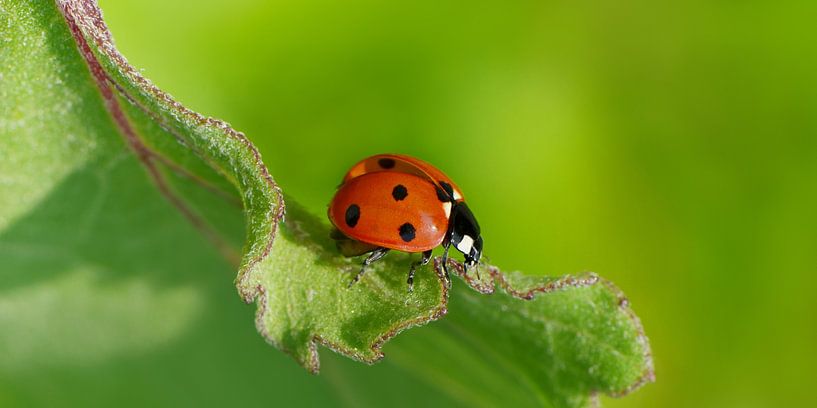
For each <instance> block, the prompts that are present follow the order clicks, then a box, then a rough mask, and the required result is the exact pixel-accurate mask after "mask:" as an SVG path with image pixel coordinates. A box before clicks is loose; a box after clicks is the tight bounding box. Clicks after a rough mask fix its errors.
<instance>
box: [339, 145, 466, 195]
mask: <svg viewBox="0 0 817 408" xmlns="http://www.w3.org/2000/svg"><path fill="white" fill-rule="evenodd" d="M377 171H394V172H398V173H409V174H414V175H417V176H420V177H423V178H425V179H427V180H428V181H430V182H432V183H434V184H436V185H440V183H445V184H448V185H449V186H451V188H452V190H453V191H452V194H453V196H454V200H455V201H465V197H464V196H463V194H462V190H460V188H459V187H457V185H456V184H454V181H452V180H451V179H450V178H449V177H448V176H446V175H445V173H443V172H442V171H440V170H439V169H438V168H436V167H434V166H432V165H431V164H429V163H427V162H424V161H422V160H420V159H418V158H416V157H411V156H406V155H404V154H376V155H374V156H370V157H367V158H365V159H363V160H361V161H359V162H357V163H356V164H355V165H354V166H352V168H351V169H349V171H348V172H346V175H345V176H344V177H343V182H344V183H345V182H347V181H349V180H351V179H353V178H355V177H358V176H361V175H364V174H368V173H374V172H377Z"/></svg>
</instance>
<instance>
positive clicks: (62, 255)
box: [0, 0, 652, 406]
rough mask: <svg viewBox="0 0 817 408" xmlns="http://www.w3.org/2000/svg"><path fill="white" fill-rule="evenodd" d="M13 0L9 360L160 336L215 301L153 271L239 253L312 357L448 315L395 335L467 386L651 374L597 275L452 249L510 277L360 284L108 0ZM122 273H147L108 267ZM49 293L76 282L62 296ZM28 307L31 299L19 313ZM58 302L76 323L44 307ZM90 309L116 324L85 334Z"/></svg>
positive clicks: (131, 344) (393, 270)
mask: <svg viewBox="0 0 817 408" xmlns="http://www.w3.org/2000/svg"><path fill="white" fill-rule="evenodd" d="M0 4H1V6H0V8H1V9H2V10H1V11H2V15H3V18H4V20H5V21H3V22H2V30H3V31H2V33H0V41H2V48H0V60H2V61H4V63H3V64H2V66H1V67H0V136H2V143H3V148H2V150H0V154H1V155H2V156H0V183H2V184H0V186H2V189H3V191H4V194H2V195H0V259H3V264H2V265H0V276H2V278H3V281H2V282H3V283H2V286H0V294H2V295H3V298H2V299H0V307H2V309H0V326H2V330H0V346H4V347H0V348H3V349H9V350H12V351H14V352H15V353H16V354H15V355H17V356H18V357H17V358H16V359H10V360H7V361H6V362H5V363H4V364H10V366H9V367H11V366H16V367H25V366H27V365H29V364H28V363H29V361H30V360H32V359H33V360H36V359H37V358H38V356H41V355H60V356H61V357H62V358H65V359H66V360H67V361H85V360H86V359H87V358H89V356H90V355H92V354H93V355H95V356H96V357H95V358H105V357H106V356H110V355H117V354H122V353H135V352H143V351H140V350H144V348H145V347H151V345H153V346H154V347H158V345H159V344H161V343H162V342H163V341H167V339H168V338H170V337H173V336H178V335H179V333H180V332H183V331H184V330H185V327H188V326H189V325H190V324H191V322H192V321H193V320H194V319H195V318H196V316H197V312H196V311H197V310H199V309H200V308H201V307H202V306H201V301H200V300H199V299H197V298H196V296H195V294H194V293H195V292H193V291H191V290H189V289H186V288H184V287H180V288H175V289H172V290H167V291H165V292H160V293H157V290H155V289H150V288H152V285H153V280H157V279H158V280H159V281H161V280H170V281H173V280H174V279H175V278H174V277H178V276H182V275H185V276H188V277H189V276H190V275H195V274H197V273H199V274H206V273H210V272H213V271H215V270H219V269H220V266H221V265H223V264H224V262H229V263H233V264H234V265H235V267H236V268H237V269H238V277H237V279H236V284H237V287H238V291H239V294H240V295H241V297H242V298H243V299H244V300H245V301H246V302H256V303H257V313H256V322H255V323H256V326H257V329H258V331H259V332H260V333H261V334H262V335H263V337H264V338H265V339H266V340H267V341H268V342H270V343H271V344H273V345H274V346H275V347H277V348H279V349H280V350H282V351H284V352H286V353H288V354H289V355H291V356H292V357H293V358H294V359H295V360H296V361H297V362H298V363H299V364H301V365H302V366H304V367H305V368H307V369H308V370H309V371H311V372H318V370H319V358H318V347H317V346H318V345H319V344H322V345H324V346H326V347H328V348H330V349H332V350H334V351H336V352H338V353H340V354H343V355H345V356H348V357H351V358H354V359H356V360H360V361H364V362H368V363H372V362H375V361H377V360H379V359H380V358H382V357H383V352H382V350H381V347H382V345H383V344H384V343H385V342H386V341H387V340H389V339H390V338H392V337H394V336H395V335H396V334H398V333H399V332H401V331H402V330H404V329H407V328H410V327H413V326H418V325H423V324H425V323H428V322H430V321H432V320H436V319H440V318H441V317H443V316H444V315H446V313H448V316H446V318H445V319H443V321H442V323H441V324H438V325H433V326H432V327H429V328H428V329H430V330H426V331H417V332H416V333H414V334H413V335H410V336H408V338H409V339H411V340H407V341H406V342H401V343H398V344H396V345H395V347H394V348H393V350H392V351H393V352H394V354H395V355H396V356H397V358H396V360H398V361H399V364H400V365H402V366H404V367H407V368H409V369H410V370H412V371H414V372H416V373H418V376H426V375H433V376H434V378H435V380H434V382H435V384H436V386H438V387H439V386H441V387H442V388H443V389H444V391H445V392H448V393H451V394H452V395H454V396H455V398H457V399H459V400H461V401H464V402H470V403H475V404H478V405H496V404H500V403H502V402H504V401H516V402H518V403H520V404H526V405H549V406H584V405H586V404H587V403H588V402H589V401H590V400H591V398H592V396H593V395H596V394H597V393H606V394H611V395H617V394H624V393H627V392H629V391H631V390H632V389H634V388H636V387H638V386H639V385H640V384H642V383H643V382H644V381H647V380H651V379H652V366H651V364H652V363H651V359H650V351H649V345H648V343H647V340H646V337H645V336H644V334H643V331H642V329H641V327H640V324H639V322H638V319H637V318H636V316H635V315H634V313H633V312H632V311H631V310H630V309H629V307H628V305H627V302H626V300H625V298H624V297H623V295H621V293H620V292H619V291H618V290H617V289H615V288H614V287H613V286H612V285H611V284H609V283H607V282H604V281H603V280H601V279H600V278H598V277H596V276H595V275H586V276H580V277H569V276H568V277H560V278H532V277H526V276H524V275H520V274H510V275H503V274H502V273H501V272H499V270H498V269H497V268H495V267H488V268H487V269H485V270H484V271H483V274H482V276H481V277H482V279H481V280H479V279H475V278H474V277H472V276H467V275H466V274H465V273H464V272H463V271H462V269H461V265H460V264H457V263H452V264H451V267H452V268H453V269H454V270H455V271H457V272H458V274H459V275H460V276H461V277H462V278H463V279H464V281H465V282H467V283H468V284H469V286H471V287H472V288H474V289H476V290H477V291H479V292H482V293H483V294H488V293H493V292H496V293H494V294H492V295H490V296H486V295H483V294H478V293H477V292H476V291H472V290H470V289H467V288H466V287H465V285H462V284H460V282H456V283H455V285H454V288H453V290H452V292H451V293H452V296H451V299H450V300H449V291H448V290H447V289H446V287H445V286H444V285H443V283H442V278H441V265H440V263H439V260H437V261H436V262H435V264H434V266H433V267H425V268H422V269H420V270H419V271H418V274H417V277H416V280H415V288H414V291H413V292H411V293H408V292H407V291H406V284H405V274H406V271H407V266H408V264H409V262H410V260H411V256H409V255H406V254H403V255H397V254H396V255H390V256H389V257H388V258H387V259H386V260H385V261H382V262H379V263H377V264H375V265H373V266H372V267H371V268H370V270H369V271H368V272H367V273H366V275H365V276H364V278H363V279H362V280H361V281H360V282H359V283H357V284H356V285H354V286H353V287H352V288H351V289H347V288H346V283H347V282H348V281H349V279H350V278H351V275H352V274H353V273H355V272H356V271H357V270H358V269H359V262H360V260H354V259H353V260H350V259H345V258H343V257H341V256H339V254H338V253H337V251H336V250H335V248H334V245H333V242H332V241H331V240H330V238H329V228H328V225H327V222H326V221H325V220H324V219H323V217H321V218H319V217H316V216H314V215H312V214H310V213H309V212H308V211H306V210H305V209H303V208H300V207H299V206H298V205H297V204H294V201H293V200H290V199H288V200H287V203H288V206H287V207H286V217H284V214H285V207H284V197H283V194H282V193H281V191H280V189H279V188H278V186H277V185H276V184H275V182H274V181H273V179H272V177H271V176H270V175H269V172H268V170H267V167H266V166H265V165H264V163H263V162H262V160H261V157H260V155H259V153H258V151H257V150H256V149H255V148H254V146H253V145H252V144H251V143H250V141H249V140H248V139H247V138H246V137H245V136H244V135H243V134H241V133H239V132H237V131H235V130H233V129H232V128H231V127H230V126H229V125H227V124H226V123H224V122H221V121H219V120H215V119H211V118H205V117H203V116H201V115H199V114H197V113H195V112H192V111H191V110H189V109H187V108H185V107H183V106H182V105H181V104H179V103H178V102H176V101H174V100H173V99H172V98H171V97H170V96H168V95H167V94H165V93H163V92H162V91H160V90H159V89H158V88H156V87H155V86H153V85H152V84H151V83H150V82H149V81H148V80H146V79H145V78H144V77H142V76H141V75H140V74H139V73H138V72H137V71H136V70H135V69H134V68H133V67H131V66H130V65H129V64H128V63H127V61H126V60H125V59H124V57H122V56H121V55H120V54H119V53H118V52H117V51H116V49H115V48H114V46H113V43H112V40H111V36H110V34H109V33H108V31H107V28H106V27H105V24H104V22H103V21H102V18H101V13H100V11H99V9H98V8H97V7H96V5H95V3H94V2H92V1H82V0H64V1H57V2H56V5H55V4H54V3H52V2H48V1H34V0H31V1H24V0H14V1H3V2H2V3H0ZM5 61H9V62H10V63H5ZM242 218H243V221H242ZM184 220H186V221H184ZM284 220H285V221H284ZM242 227H243V229H242ZM205 242H207V243H208V244H209V248H213V249H214V250H207V249H206V248H208V247H207V246H206V244H205ZM242 242H243V248H242V249H241V250H238V247H239V245H241V244H240V243H242ZM216 253H217V254H220V256H221V260H219V257H218V256H216V255H215V254H216ZM123 271H131V272H134V273H136V274H137V275H141V276H144V280H140V279H139V278H137V280H134V281H131V282H125V283H122V282H118V283H117V284H115V285H108V284H106V283H105V280H106V279H110V278H111V277H113V276H117V274H121V273H122V272H123ZM495 282H497V283H498V285H499V286H500V287H501V289H500V290H496V291H495V290H494V285H495ZM50 293H51V294H50ZM54 293H59V294H64V293H72V294H75V295H77V298H76V299H74V300H73V301H70V302H60V303H59V304H54V303H52V302H51V301H50V299H53V298H54V295H53V294H54ZM24 304H28V305H30V306H31V309H30V311H29V312H28V313H20V312H19V311H20V310H22V309H24V306H23V305H24ZM117 304H121V305H123V306H122V307H121V308H117V307H116V305H117ZM106 305H107V306H106ZM124 305H130V306H124ZM57 310H59V311H61V312H64V313H67V315H68V316H73V318H72V319H71V321H75V322H81V323H78V324H77V325H68V326H66V327H60V326H59V325H41V324H39V323H38V322H43V321H47V320H48V319H49V316H50V315H51V314H52V313H54V312H55V311H57ZM158 310H161V311H162V313H158V312H157V311H158ZM4 311H8V312H5V313H4ZM154 316H158V317H154ZM94 324H102V325H103V326H105V327H108V328H110V327H118V328H119V330H118V331H117V332H118V333H119V334H120V335H119V336H103V337H93V336H87V333H88V332H87V331H86V330H84V329H85V328H87V327H89V326H92V325H94ZM146 326H156V327H158V328H159V329H156V327H152V328H151V330H143V329H144V328H145V327H146ZM434 326H436V327H434ZM37 330H39V331H41V336H40V337H43V336H48V334H49V333H53V334H54V335H58V336H60V338H61V339H63V340H65V341H67V342H69V343H77V344H85V343H88V342H89V341H91V339H97V341H99V342H100V344H98V345H97V347H94V348H86V349H81V350H79V351H77V353H78V354H71V353H64V352H62V351H61V350H58V349H53V343H49V342H41V343H37V342H34V343H28V342H24V341H20V340H19V339H22V338H18V337H17V333H19V332H24V331H26V332H31V331H34V332H37ZM140 336H141V337H140ZM403 337H405V336H403ZM440 361H451V362H452V364H447V365H442V364H440V363H439V362H440ZM429 373H430V374H429ZM464 374H467V376H466V375H464ZM472 379H473V380H475V381H471V380H472Z"/></svg>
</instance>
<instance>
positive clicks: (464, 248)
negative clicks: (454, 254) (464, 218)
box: [457, 235, 474, 254]
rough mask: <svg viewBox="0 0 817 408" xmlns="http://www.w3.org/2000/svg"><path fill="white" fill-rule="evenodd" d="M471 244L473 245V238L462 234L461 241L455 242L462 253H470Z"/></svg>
mask: <svg viewBox="0 0 817 408" xmlns="http://www.w3.org/2000/svg"><path fill="white" fill-rule="evenodd" d="M473 246H474V239H473V238H471V237H469V236H468V235H463V236H462V241H460V242H459V243H457V250H459V251H460V252H462V253H464V254H470V253H471V247H473Z"/></svg>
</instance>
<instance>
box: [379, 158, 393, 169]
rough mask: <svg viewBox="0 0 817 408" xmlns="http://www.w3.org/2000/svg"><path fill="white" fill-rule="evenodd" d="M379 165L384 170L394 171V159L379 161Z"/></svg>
mask: <svg viewBox="0 0 817 408" xmlns="http://www.w3.org/2000/svg"><path fill="white" fill-rule="evenodd" d="M377 164H378V165H380V167H382V168H384V169H393V168H394V159H380V160H378V161H377Z"/></svg>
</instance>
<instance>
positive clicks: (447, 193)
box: [436, 180, 454, 203]
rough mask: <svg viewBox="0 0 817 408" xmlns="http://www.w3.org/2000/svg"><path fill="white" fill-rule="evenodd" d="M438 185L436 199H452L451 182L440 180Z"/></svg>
mask: <svg viewBox="0 0 817 408" xmlns="http://www.w3.org/2000/svg"><path fill="white" fill-rule="evenodd" d="M440 186H441V187H442V188H440V187H437V188H436V190H437V199H438V200H440V201H442V202H444V203H447V202H450V201H454V189H453V188H451V184H448V183H446V182H445V181H442V180H441V181H440Z"/></svg>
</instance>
